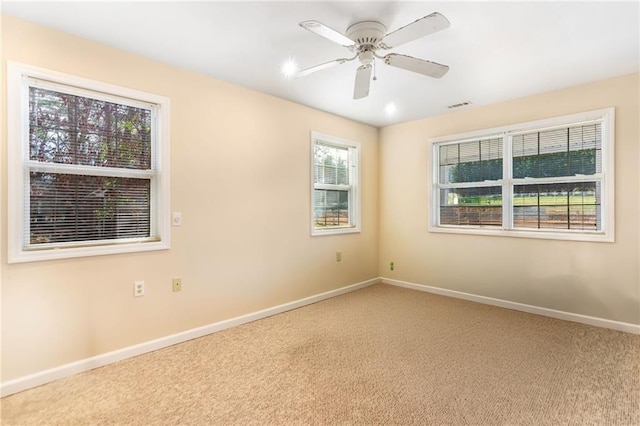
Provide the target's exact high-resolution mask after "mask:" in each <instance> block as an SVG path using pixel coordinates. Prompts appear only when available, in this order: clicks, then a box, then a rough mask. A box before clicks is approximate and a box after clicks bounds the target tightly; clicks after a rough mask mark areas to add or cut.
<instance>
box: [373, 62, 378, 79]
mask: <svg viewBox="0 0 640 426" xmlns="http://www.w3.org/2000/svg"><path fill="white" fill-rule="evenodd" d="M377 79H378V77H376V61H373V81H376V80H377Z"/></svg>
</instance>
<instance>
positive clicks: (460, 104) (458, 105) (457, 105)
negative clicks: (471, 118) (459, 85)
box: [447, 101, 471, 108]
mask: <svg viewBox="0 0 640 426" xmlns="http://www.w3.org/2000/svg"><path fill="white" fill-rule="evenodd" d="M470 103H471V101H464V102H460V103H459V104H453V105H449V106H448V107H447V108H460V107H463V106H467V105H469V104H470Z"/></svg>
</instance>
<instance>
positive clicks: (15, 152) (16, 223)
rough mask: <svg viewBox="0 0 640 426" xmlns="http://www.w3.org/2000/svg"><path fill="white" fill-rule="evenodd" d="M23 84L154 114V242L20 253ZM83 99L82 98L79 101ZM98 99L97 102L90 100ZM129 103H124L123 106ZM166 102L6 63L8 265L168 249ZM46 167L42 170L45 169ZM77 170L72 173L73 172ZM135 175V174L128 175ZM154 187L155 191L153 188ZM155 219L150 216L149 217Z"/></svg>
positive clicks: (26, 161) (26, 160)
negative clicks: (43, 85) (49, 87)
mask: <svg viewBox="0 0 640 426" xmlns="http://www.w3.org/2000/svg"><path fill="white" fill-rule="evenodd" d="M25 79H37V80H43V81H46V82H47V84H49V83H51V84H52V85H61V87H62V88H64V90H65V91H67V92H68V91H70V90H71V91H74V92H77V93H78V94H80V96H86V94H87V93H91V96H92V97H94V98H103V99H102V100H108V101H110V102H113V101H114V100H115V101H116V102H120V103H123V104H129V103H130V102H131V103H132V104H133V105H135V106H139V105H141V104H147V105H149V104H152V105H153V106H154V108H156V110H157V111H156V115H157V116H156V126H157V134H156V137H157V140H156V147H155V149H156V166H157V171H156V179H155V180H152V183H151V191H152V194H155V196H156V200H155V203H152V205H151V209H152V221H151V223H152V226H153V223H154V219H155V229H156V232H157V234H158V235H157V237H158V239H157V241H136V239H133V238H132V239H126V240H124V241H123V240H114V241H112V242H105V243H99V244H96V245H91V244H89V245H84V246H80V244H77V246H74V243H73V242H72V243H68V244H65V246H64V247H51V248H48V249H42V250H25V248H24V246H23V235H24V228H25V221H26V220H28V218H29V213H28V211H27V210H26V208H25V207H26V205H27V203H26V202H25V199H24V197H25V185H26V184H27V178H26V170H29V169H28V164H29V163H30V160H29V158H28V152H27V147H28V140H26V139H25V138H28V134H29V129H28V127H29V123H28V117H25V116H24V104H23V102H24V101H25V99H28V97H27V96H26V94H25V93H24V90H25V86H26V85H25V84H24V80H25ZM83 93H85V95H83ZM95 95H98V96H95ZM128 100H130V101H128ZM169 114H170V101H169V98H167V97H164V96H159V95H155V94H151V93H147V92H143V91H139V90H134V89H130V88H125V87H121V86H116V85H113V84H109V83H104V82H100V81H96V80H91V79H87V78H83V77H78V76H74V75H69V74H65V73H61V72H57V71H52V70H48V69H44V68H39V67H35V66H31V65H26V64H22V63H18V62H11V61H9V62H7V178H8V179H7V189H8V191H7V192H8V196H7V205H8V212H7V213H8V214H7V224H8V235H7V236H8V238H7V245H8V247H7V254H8V257H7V258H8V263H20V262H34V261H44V260H54V259H66V258H75V257H86V256H100V255H109V254H118V253H132V252H143V251H152V250H166V249H169V248H170V237H171V232H170V231H171V228H170V141H169V135H170V130H169V116H170V115H169ZM45 167H46V166H45ZM52 167H53V168H56V169H64V168H65V165H53V166H52ZM76 169H77V168H76ZM133 173H140V172H133ZM154 182H155V188H154ZM154 213H155V214H154Z"/></svg>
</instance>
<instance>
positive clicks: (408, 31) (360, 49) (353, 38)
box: [294, 12, 451, 99]
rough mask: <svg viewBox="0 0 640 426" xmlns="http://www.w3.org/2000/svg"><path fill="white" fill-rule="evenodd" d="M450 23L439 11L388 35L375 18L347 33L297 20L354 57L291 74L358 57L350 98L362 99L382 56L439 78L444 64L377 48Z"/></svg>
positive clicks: (303, 73)
mask: <svg viewBox="0 0 640 426" xmlns="http://www.w3.org/2000/svg"><path fill="white" fill-rule="evenodd" d="M450 25H451V24H450V23H449V21H448V20H447V18H445V17H444V16H442V15H441V14H440V13H438V12H434V13H432V14H431V15H427V16H425V17H422V18H420V19H418V20H416V21H414V22H412V23H410V24H408V25H405V26H404V27H401V28H399V29H397V30H395V31H393V32H390V33H388V34H387V29H386V28H385V26H384V25H382V24H381V23H379V22H375V21H364V22H358V23H356V24H353V25H351V26H350V27H349V28H348V29H347V33H346V35H345V34H342V33H340V32H338V31H335V30H333V29H331V28H329V27H327V26H326V25H324V24H322V23H320V22H318V21H304V22H300V26H301V27H302V28H304V29H305V30H309V31H311V32H312V33H315V34H318V35H319V36H322V37H324V38H326V39H328V40H331V41H333V42H334V43H338V44H339V45H341V46H344V47H346V48H347V49H349V50H350V51H351V52H352V53H355V56H353V57H351V58H340V59H335V60H333V61H330V62H325V63H323V64H320V65H316V66H314V67H311V68H307V69H304V70H301V71H299V72H297V73H296V74H295V75H294V77H295V78H299V77H304V76H307V75H309V74H312V73H314V72H316V71H320V70H324V69H327V68H330V67H332V66H335V65H340V64H344V63H345V62H350V61H353V60H354V59H356V58H358V60H359V61H360V64H361V65H360V66H359V67H358V69H357V70H356V81H355V87H354V90H353V99H361V98H365V97H367V96H368V95H369V87H370V84H371V74H372V72H373V71H374V67H375V63H374V60H375V58H378V59H381V60H382V61H383V62H384V63H385V64H387V65H391V66H392V67H396V68H402V69H405V70H408V71H413V72H415V73H418V74H423V75H426V76H429V77H434V78H440V77H442V76H443V75H445V74H446V73H447V71H449V67H448V66H447V65H442V64H439V63H437V62H431V61H427V60H424V59H419V58H414V57H411V56H407V55H400V54H398V53H389V54H387V55H385V56H380V55H378V53H377V52H378V51H379V50H388V49H392V48H394V47H397V46H400V45H402V44H405V43H408V42H410V41H413V40H416V39H418V38H421V37H424V36H427V35H429V34H433V33H435V32H437V31H441V30H444V29H446V28H448V27H449V26H450ZM374 80H375V75H374Z"/></svg>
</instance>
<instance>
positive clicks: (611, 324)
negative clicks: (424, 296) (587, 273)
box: [381, 277, 640, 334]
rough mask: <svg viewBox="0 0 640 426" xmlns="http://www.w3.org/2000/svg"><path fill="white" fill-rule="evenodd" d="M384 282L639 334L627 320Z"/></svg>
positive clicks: (454, 291) (393, 281) (637, 328)
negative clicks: (621, 320)
mask: <svg viewBox="0 0 640 426" xmlns="http://www.w3.org/2000/svg"><path fill="white" fill-rule="evenodd" d="M381 280H382V282H383V283H384V284H390V285H394V286H397V287H405V288H410V289H413V290H418V291H424V292H427V293H434V294H439V295H442V296H449V297H455V298H457V299H464V300H469V301H471V302H478V303H484V304H485V305H493V306H499V307H501V308H507V309H513V310H516V311H523V312H528V313H530V314H537V315H543V316H545V317H551V318H557V319H561V320H566V321H573V322H579V323H581V324H588V325H593V326H596V327H602V328H610V329H612V330H618V331H624V332H626V333H633V334H640V325H638V324H631V323H627V322H620V321H613V320H608V319H604V318H597V317H590V316H587V315H580V314H574V313H571V312H564V311H557V310H555V309H549V308H542V307H540V306H533V305H526V304H524V303H518V302H511V301H508V300H503V299H495V298H493V297H486V296H478V295H475V294H471V293H464V292H461V291H456V290H449V289H446V288H440V287H432V286H428V285H422V284H415V283H410V282H406V281H399V280H394V279H391V278H384V277H382V278H381Z"/></svg>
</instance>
